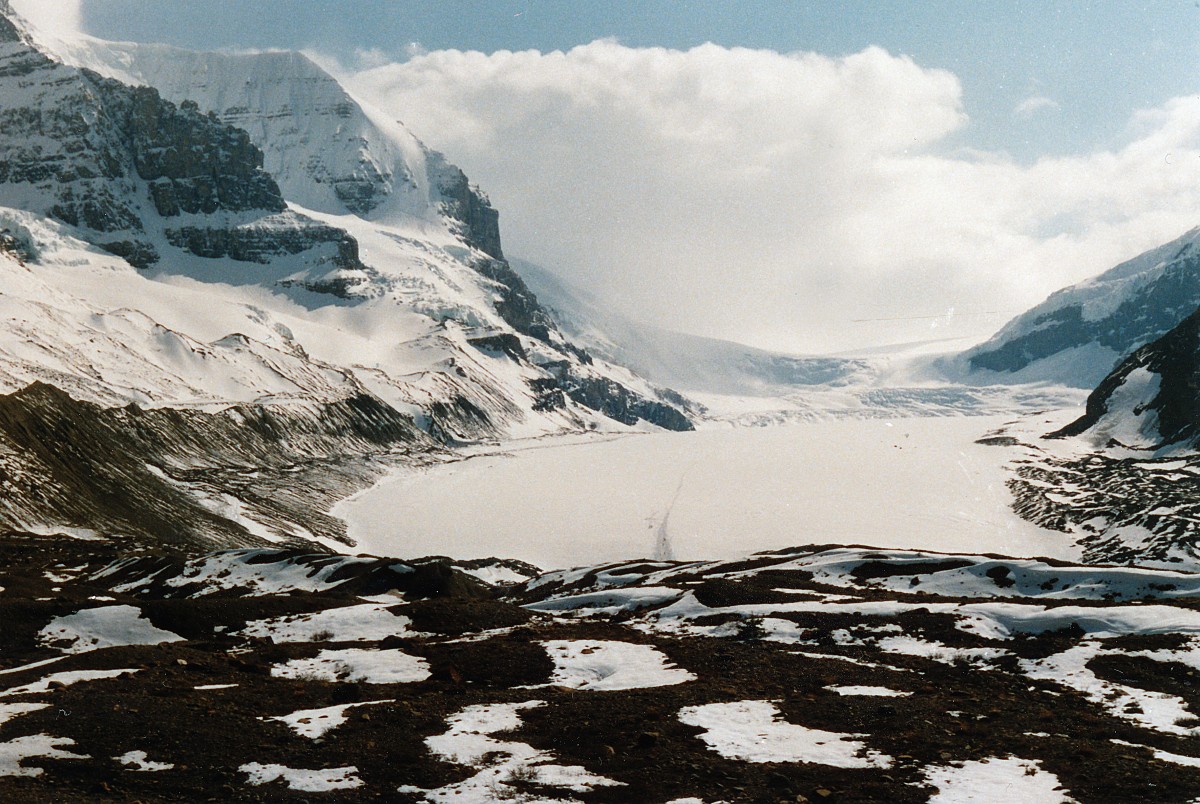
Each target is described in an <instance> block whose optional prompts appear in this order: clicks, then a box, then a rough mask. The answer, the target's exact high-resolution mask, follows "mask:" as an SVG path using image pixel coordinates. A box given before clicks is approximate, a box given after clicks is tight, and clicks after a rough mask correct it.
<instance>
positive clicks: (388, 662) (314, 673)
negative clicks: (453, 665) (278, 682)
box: [271, 648, 429, 684]
mask: <svg viewBox="0 0 1200 804" xmlns="http://www.w3.org/2000/svg"><path fill="white" fill-rule="evenodd" d="M271 675H273V676H275V677H277V678H291V679H300V680H313V681H347V682H362V683H364V684H410V683H414V682H417V681H424V680H425V679H427V678H429V663H428V662H427V661H425V660H424V659H422V658H421V657H419V656H411V655H409V654H407V653H405V652H404V651H402V650H365V649H361V648H346V649H344V650H323V651H321V652H320V653H318V654H317V655H316V657H315V658H312V659H292V660H291V661H290V662H287V663H286V664H282V665H276V666H275V667H272V668H271Z"/></svg>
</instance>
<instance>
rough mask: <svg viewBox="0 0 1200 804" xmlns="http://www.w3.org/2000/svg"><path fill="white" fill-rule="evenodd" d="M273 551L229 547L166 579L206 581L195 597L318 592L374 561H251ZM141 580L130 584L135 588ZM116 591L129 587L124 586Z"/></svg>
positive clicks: (182, 582) (399, 567) (398, 566)
mask: <svg viewBox="0 0 1200 804" xmlns="http://www.w3.org/2000/svg"><path fill="white" fill-rule="evenodd" d="M268 552H270V551H266V550H229V551H226V552H221V553H213V554H211V555H207V556H204V557H203V558H199V559H195V560H192V561H189V562H188V563H187V565H186V567H185V568H184V570H183V572H181V573H180V574H179V575H176V576H174V577H172V578H168V579H167V580H166V584H167V585H168V586H174V587H180V586H189V585H191V584H194V583H199V584H202V585H203V588H201V589H200V590H199V591H197V592H195V593H193V595H192V596H193V597H202V596H204V595H210V594H213V593H215V592H220V591H224V590H227V589H239V588H244V589H247V590H249V594H252V595H274V594H281V593H283V592H293V591H301V592H319V591H321V590H323V589H326V588H328V587H330V586H335V585H337V584H338V583H340V581H330V580H329V578H330V576H332V575H333V574H334V573H336V572H337V571H338V570H341V569H342V568H343V567H346V566H349V565H352V564H362V563H368V562H370V561H373V560H374V559H370V558H355V557H347V556H342V557H339V558H337V559H331V560H323V561H320V562H314V563H311V564H305V563H302V562H299V561H296V560H294V559H293V558H291V557H281V558H280V559H279V560H278V561H272V562H267V563H251V561H256V560H259V559H260V557H261V556H263V555H265V554H267V553H268ZM392 569H393V570H394V571H397V572H401V571H403V569H407V568H406V567H405V566H404V565H402V564H396V565H393V566H392ZM139 583H141V582H140V581H138V582H134V583H133V584H131V588H136V587H137V586H138V584H139ZM114 591H117V592H121V591H126V590H125V589H124V588H122V587H118V588H116V589H115V590H114Z"/></svg>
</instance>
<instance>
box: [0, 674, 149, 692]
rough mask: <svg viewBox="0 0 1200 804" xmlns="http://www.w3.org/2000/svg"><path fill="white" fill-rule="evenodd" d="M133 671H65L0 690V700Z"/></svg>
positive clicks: (114, 676)
mask: <svg viewBox="0 0 1200 804" xmlns="http://www.w3.org/2000/svg"><path fill="white" fill-rule="evenodd" d="M136 672H138V671H137V670H134V669H123V670H66V671H64V672H61V673H52V674H50V675H48V676H46V677H45V678H43V679H40V680H38V681H34V682H32V683H30V684H22V685H21V686H19V687H10V688H9V689H6V690H0V698H7V697H9V696H11V695H41V694H42V693H45V692H49V691H50V688H51V686H52V685H53V686H58V685H62V686H65V687H69V686H70V685H72V684H78V683H80V682H83V681H99V680H101V679H106V678H116V677H117V676H122V675H125V674H126V673H136Z"/></svg>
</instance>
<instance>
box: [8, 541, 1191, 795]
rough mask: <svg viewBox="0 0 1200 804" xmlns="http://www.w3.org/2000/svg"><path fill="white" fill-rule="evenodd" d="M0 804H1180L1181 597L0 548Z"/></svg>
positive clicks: (1106, 578) (1136, 577)
mask: <svg viewBox="0 0 1200 804" xmlns="http://www.w3.org/2000/svg"><path fill="white" fill-rule="evenodd" d="M0 567H3V568H4V569H3V570H0V587H2V588H0V625H2V627H0V800H3V801H6V802H26V801H29V802H42V801H63V802H84V801H86V802H96V801H203V800H211V801H275V800H284V801H286V800H296V801H321V800H328V801H359V800H387V801H414V802H415V801H435V802H437V801H460V802H476V801H543V802H548V801H595V802H601V801H607V802H631V801H638V802H669V801H673V802H697V801H702V802H710V803H711V802H719V801H726V802H758V801H764V802H777V801H790V802H796V801H898V802H904V801H926V800H931V799H932V800H936V801H959V800H968V799H966V798H965V797H966V796H967V795H968V794H974V795H977V796H980V797H981V798H982V800H991V801H1078V802H1103V801H1124V802H1127V801H1156V802H1171V801H1180V802H1182V801H1190V800H1194V799H1196V797H1198V796H1200V773H1198V772H1197V767H1198V766H1200V720H1198V719H1197V718H1196V717H1195V716H1194V712H1196V711H1200V693H1198V692H1197V687H1196V684H1195V678H1196V673H1197V672H1198V671H1200V605H1198V604H1200V576H1198V575H1195V574H1189V573H1180V572H1171V571H1167V570H1157V571H1156V570H1144V569H1130V568H1115V567H1114V568H1105V567H1095V566H1090V567H1080V566H1069V565H1063V564H1060V563H1052V562H1044V561H1033V560H1013V559H1002V558H993V557H986V556H951V555H940V554H933V553H916V552H895V551H891V552H881V551H874V550H871V549H868V548H845V547H838V548H831V547H804V548H796V549H793V550H784V551H778V552H775V553H772V554H763V555H757V556H753V557H751V558H748V559H745V560H741V561H737V562H724V563H680V562H653V563H628V564H619V565H609V566H604V567H594V568H587V569H578V570H572V571H566V572H555V573H548V574H540V575H539V574H537V571H536V570H535V569H534V568H532V567H529V566H527V565H521V564H519V563H516V562H501V561H480V562H471V563H468V564H463V563H459V564H455V563H454V562H451V561H449V560H447V559H425V560H419V561H404V562H398V561H395V560H386V559H374V558H364V557H358V558H352V557H345V556H336V555H327V554H305V553H301V552H297V551H289V550H280V549H265V550H239V551H227V552H219V553H211V554H207V555H187V554H183V553H172V552H168V551H165V550H162V549H159V550H148V549H143V550H134V551H131V550H130V549H129V548H128V546H127V545H121V544H118V543H116V542H114V541H103V540H94V539H93V540H80V539H72V538H66V537H59V536H35V535H30V534H16V533H14V534H9V535H7V536H5V537H3V538H2V539H0Z"/></svg>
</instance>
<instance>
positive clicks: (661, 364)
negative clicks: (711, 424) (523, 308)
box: [513, 259, 871, 396]
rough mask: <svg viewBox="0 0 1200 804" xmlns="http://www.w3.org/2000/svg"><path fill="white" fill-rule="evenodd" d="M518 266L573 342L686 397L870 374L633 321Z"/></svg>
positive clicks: (773, 389)
mask: <svg viewBox="0 0 1200 804" xmlns="http://www.w3.org/2000/svg"><path fill="white" fill-rule="evenodd" d="M513 264H514V265H515V266H516V267H517V269H518V270H519V271H520V273H521V276H522V277H523V278H524V279H525V280H526V281H527V282H528V283H529V286H530V287H531V288H532V289H533V291H534V292H535V293H536V294H537V297H538V298H539V299H540V300H541V301H542V302H543V303H544V304H545V305H546V307H547V308H548V310H549V311H550V314H551V315H552V316H553V317H554V320H555V323H557V324H558V325H559V327H560V328H561V329H562V330H563V332H565V333H567V334H568V335H569V336H570V337H571V338H572V339H573V340H575V341H576V342H578V343H581V344H583V345H585V346H586V347H587V349H588V351H590V352H591V353H593V354H596V355H598V356H600V357H603V358H605V359H606V360H611V361H612V362H614V363H618V364H620V365H623V366H629V367H630V368H632V369H633V370H635V371H637V372H638V373H639V374H640V375H642V376H644V377H646V378H648V379H650V380H652V381H654V382H657V383H661V384H663V385H666V386H667V387H670V388H675V389H678V390H680V391H683V392H685V393H686V392H699V393H710V394H725V395H738V396H782V395H784V394H787V393H789V392H791V391H794V390H796V389H797V388H798V387H805V386H816V385H828V384H834V385H837V384H842V385H844V384H846V383H848V382H851V381H853V380H861V379H863V378H864V376H865V375H867V374H868V373H869V371H870V369H871V366H870V364H869V363H868V362H867V361H865V360H851V359H846V358H840V357H809V356H800V355H789V354H782V353H779V352H770V351H766V350H764V349H755V348H754V347H752V346H746V345H745V344H741V343H735V342H732V341H723V340H718V339H716V338H705V337H701V336H698V335H689V334H686V333H682V332H674V331H672V330H668V329H663V328H661V327H656V326H653V325H650V324H645V323H642V322H640V321H634V320H632V319H630V318H628V317H626V316H623V315H621V314H620V313H617V312H615V311H613V310H612V309H611V308H610V307H608V306H606V305H605V304H604V303H603V302H600V301H599V300H597V299H595V298H593V297H592V296H591V294H589V293H588V292H587V291H586V290H584V289H582V288H579V287H575V286H572V285H571V284H570V283H569V282H568V281H566V280H564V279H562V278H561V277H559V276H557V275H555V274H554V273H553V272H551V271H549V270H547V269H545V268H543V267H541V266H538V265H535V264H533V263H530V262H527V261H525V260H519V259H515V260H513Z"/></svg>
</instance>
